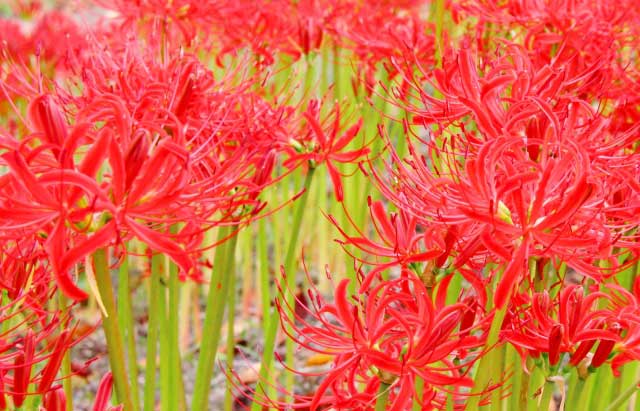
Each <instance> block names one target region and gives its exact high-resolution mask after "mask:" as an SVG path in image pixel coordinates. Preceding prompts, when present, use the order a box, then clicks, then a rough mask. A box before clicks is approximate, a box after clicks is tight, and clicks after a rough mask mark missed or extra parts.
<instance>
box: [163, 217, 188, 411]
mask: <svg viewBox="0 0 640 411" xmlns="http://www.w3.org/2000/svg"><path fill="white" fill-rule="evenodd" d="M174 229H175V227H172V232H173V231H174ZM167 260H168V259H167ZM167 264H168V265H169V305H168V307H167V308H168V321H169V323H168V324H169V335H168V337H169V358H170V364H171V368H170V371H169V380H170V381H171V391H172V394H171V399H172V400H171V403H170V404H171V407H172V408H171V409H172V410H177V411H183V410H185V409H186V408H187V407H186V405H187V400H186V398H185V393H184V381H183V380H182V358H181V355H180V286H181V283H180V279H179V276H178V266H177V265H176V264H174V263H173V262H171V261H167Z"/></svg>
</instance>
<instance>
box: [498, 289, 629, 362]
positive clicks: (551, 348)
mask: <svg viewBox="0 0 640 411" xmlns="http://www.w3.org/2000/svg"><path fill="white" fill-rule="evenodd" d="M608 299H609V297H608V295H607V294H605V293H602V292H594V293H590V294H587V295H585V294H584V292H583V290H582V288H581V287H580V286H567V287H564V288H563V289H562V290H561V291H560V292H559V293H558V294H557V296H556V298H554V299H553V300H552V299H551V297H550V296H549V293H548V292H546V291H544V292H541V293H535V294H533V296H531V297H529V296H527V295H525V294H519V295H518V296H517V297H514V306H513V309H512V310H510V313H509V316H508V323H507V325H506V326H505V328H503V330H502V331H501V334H500V335H501V338H504V339H505V340H507V341H509V342H510V343H511V344H512V345H513V346H514V347H515V348H516V349H517V350H518V351H519V352H520V354H521V356H522V358H523V361H524V360H525V359H526V358H527V356H532V357H538V356H540V354H541V353H546V354H548V358H549V364H550V365H556V364H558V362H559V361H560V357H561V355H562V354H564V353H568V354H570V356H571V357H570V363H571V364H572V365H577V364H578V363H579V362H580V361H581V360H582V359H584V358H585V356H586V355H587V353H588V352H589V351H590V350H591V348H592V347H593V346H594V344H595V343H596V342H598V341H600V343H599V344H598V348H597V349H596V354H598V353H600V356H601V355H602V349H601V348H600V347H602V346H603V344H604V345H607V344H608V342H609V341H613V342H616V341H619V340H620V337H619V335H618V331H619V325H618V324H617V322H616V321H615V318H614V317H613V316H612V314H611V312H610V311H608V310H605V309H599V308H598V305H599V304H600V303H601V302H605V301H607V300H608ZM515 301H517V304H515ZM608 354H609V353H608V352H607V353H606V354H605V357H604V359H606V356H607V355H608ZM601 361H602V358H600V359H599V358H598V355H594V358H593V359H592V365H593V366H594V367H597V366H600V365H601V364H602V362H601Z"/></svg>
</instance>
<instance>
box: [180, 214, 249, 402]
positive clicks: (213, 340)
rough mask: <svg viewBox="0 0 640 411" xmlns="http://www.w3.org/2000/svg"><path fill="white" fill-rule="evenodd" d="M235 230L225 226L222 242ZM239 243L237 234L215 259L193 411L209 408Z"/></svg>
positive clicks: (222, 245)
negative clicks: (225, 310)
mask: <svg viewBox="0 0 640 411" xmlns="http://www.w3.org/2000/svg"><path fill="white" fill-rule="evenodd" d="M234 229H235V227H232V226H228V227H221V228H220V232H219V235H218V238H219V240H223V239H225V238H227V237H229V235H231V234H232V233H233V230H234ZM237 241H238V236H237V235H233V237H231V238H230V239H228V240H226V241H225V242H224V243H222V244H220V245H219V246H218V247H217V248H216V254H215V257H214V258H215V260H214V263H215V267H214V268H215V272H214V274H215V275H212V277H211V280H210V283H209V294H208V295H207V308H206V311H205V317H204V326H203V329H202V342H201V343H200V355H199V356H198V368H197V370H196V380H195V386H194V391H193V402H192V403H191V410H193V411H206V410H208V409H209V407H208V398H209V390H210V387H211V377H212V376H213V369H214V367H215V361H216V354H217V351H218V344H219V342H220V335H221V332H222V321H223V319H224V309H225V305H226V300H227V297H228V295H229V286H230V284H231V283H232V282H233V281H232V280H231V277H232V276H235V255H234V254H235V249H236V243H237ZM229 309H234V307H229Z"/></svg>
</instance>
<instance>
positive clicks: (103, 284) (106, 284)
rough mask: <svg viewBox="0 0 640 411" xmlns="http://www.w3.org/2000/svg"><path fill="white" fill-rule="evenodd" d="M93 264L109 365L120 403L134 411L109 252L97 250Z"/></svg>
mask: <svg viewBox="0 0 640 411" xmlns="http://www.w3.org/2000/svg"><path fill="white" fill-rule="evenodd" d="M93 263H94V265H95V267H94V268H95V276H96V283H97V285H98V290H99V291H100V296H101V298H102V303H103V304H104V309H105V310H104V311H101V312H102V328H103V329H104V334H105V337H106V340H107V350H108V352H109V364H110V365H111V373H112V374H113V381H114V385H115V391H116V396H117V398H118V402H120V403H121V404H122V405H123V406H124V411H133V410H135V409H136V408H134V404H133V400H132V399H131V398H132V397H131V390H130V387H129V379H128V376H127V370H126V366H125V361H126V359H125V353H124V344H123V341H122V334H120V326H119V324H118V314H117V310H116V302H115V296H114V293H113V284H112V282H111V273H110V272H109V262H108V260H107V250H106V249H105V248H102V249H99V250H96V251H95V252H94V253H93Z"/></svg>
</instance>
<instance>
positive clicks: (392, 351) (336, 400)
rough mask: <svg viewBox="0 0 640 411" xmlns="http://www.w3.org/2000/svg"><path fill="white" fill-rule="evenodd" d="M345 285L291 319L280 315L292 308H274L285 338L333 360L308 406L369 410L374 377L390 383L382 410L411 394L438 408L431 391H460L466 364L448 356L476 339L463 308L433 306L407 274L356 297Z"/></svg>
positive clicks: (400, 406) (402, 403) (458, 355)
mask: <svg viewBox="0 0 640 411" xmlns="http://www.w3.org/2000/svg"><path fill="white" fill-rule="evenodd" d="M347 285H348V280H343V281H342V282H341V283H340V284H339V285H338V286H337V287H336V292H335V302H334V303H333V304H329V303H327V302H325V301H324V300H323V299H322V298H321V297H320V296H319V295H312V296H311V298H310V300H311V301H312V302H313V304H314V305H313V307H312V308H310V309H309V310H308V311H309V312H308V316H296V317H297V318H296V321H295V323H291V322H289V319H288V318H289V316H288V315H286V313H285V311H287V310H294V307H279V309H280V310H281V312H282V319H283V321H284V322H285V323H287V324H288V325H289V326H291V327H292V328H293V330H294V334H293V335H290V337H291V338H294V339H295V340H296V342H297V343H298V344H300V346H301V347H303V348H305V349H308V350H310V351H313V352H317V353H321V354H325V355H330V356H333V358H334V359H333V366H332V367H331V368H330V369H329V370H327V371H326V372H324V379H323V381H322V383H321V384H320V386H319V387H318V389H317V390H316V392H315V394H314V395H313V397H311V398H308V399H307V401H308V402H307V404H308V406H309V407H310V409H311V410H316V409H318V408H319V407H320V406H322V405H324V404H330V405H331V406H332V407H333V408H335V409H340V410H346V409H370V408H372V407H373V404H374V403H375V398H376V390H377V388H378V386H379V384H380V383H381V382H384V383H386V384H389V385H390V388H389V390H390V400H389V401H390V405H389V406H388V408H387V409H390V410H404V409H406V407H407V406H408V405H409V404H411V403H412V401H413V400H414V399H416V400H418V401H420V402H423V409H433V408H441V407H443V406H444V405H443V404H442V403H439V401H438V399H439V393H442V391H441V390H443V389H444V387H445V386H447V387H449V388H447V390H448V389H450V388H451V387H452V386H453V387H455V388H453V390H454V392H453V395H454V397H458V396H464V394H463V393H462V391H460V388H461V387H469V386H471V385H472V381H471V380H470V378H469V377H468V376H466V375H464V369H465V368H466V367H468V366H469V364H464V363H463V364H461V365H456V364H457V362H456V361H454V360H455V359H463V358H465V357H466V353H467V351H468V350H471V349H475V348H478V347H480V346H482V344H483V340H482V338H481V337H479V336H476V335H470V334H469V329H468V328H464V329H463V328H462V327H468V326H469V321H468V316H467V315H466V313H467V312H468V310H469V307H467V306H466V305H464V304H462V303H457V304H453V305H450V306H444V305H439V304H438V305H435V304H434V303H433V302H432V300H431V297H430V295H429V292H428V291H427V289H426V288H425V287H424V285H423V284H422V283H421V282H420V281H419V280H417V279H415V278H412V277H409V278H402V279H397V280H390V281H385V282H382V283H380V284H378V285H377V286H375V287H373V288H371V289H370V290H367V291H366V292H364V293H363V294H361V295H360V296H358V297H356V298H352V297H349V296H348V295H347ZM465 318H466V319H465ZM463 324H465V325H463ZM284 329H285V330H287V327H284ZM417 377H420V378H421V379H422V380H423V381H424V382H425V386H424V395H423V397H422V398H418V397H417V393H416V391H415V381H416V378H417ZM359 387H362V388H359ZM298 403H300V400H299V401H298Z"/></svg>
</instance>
